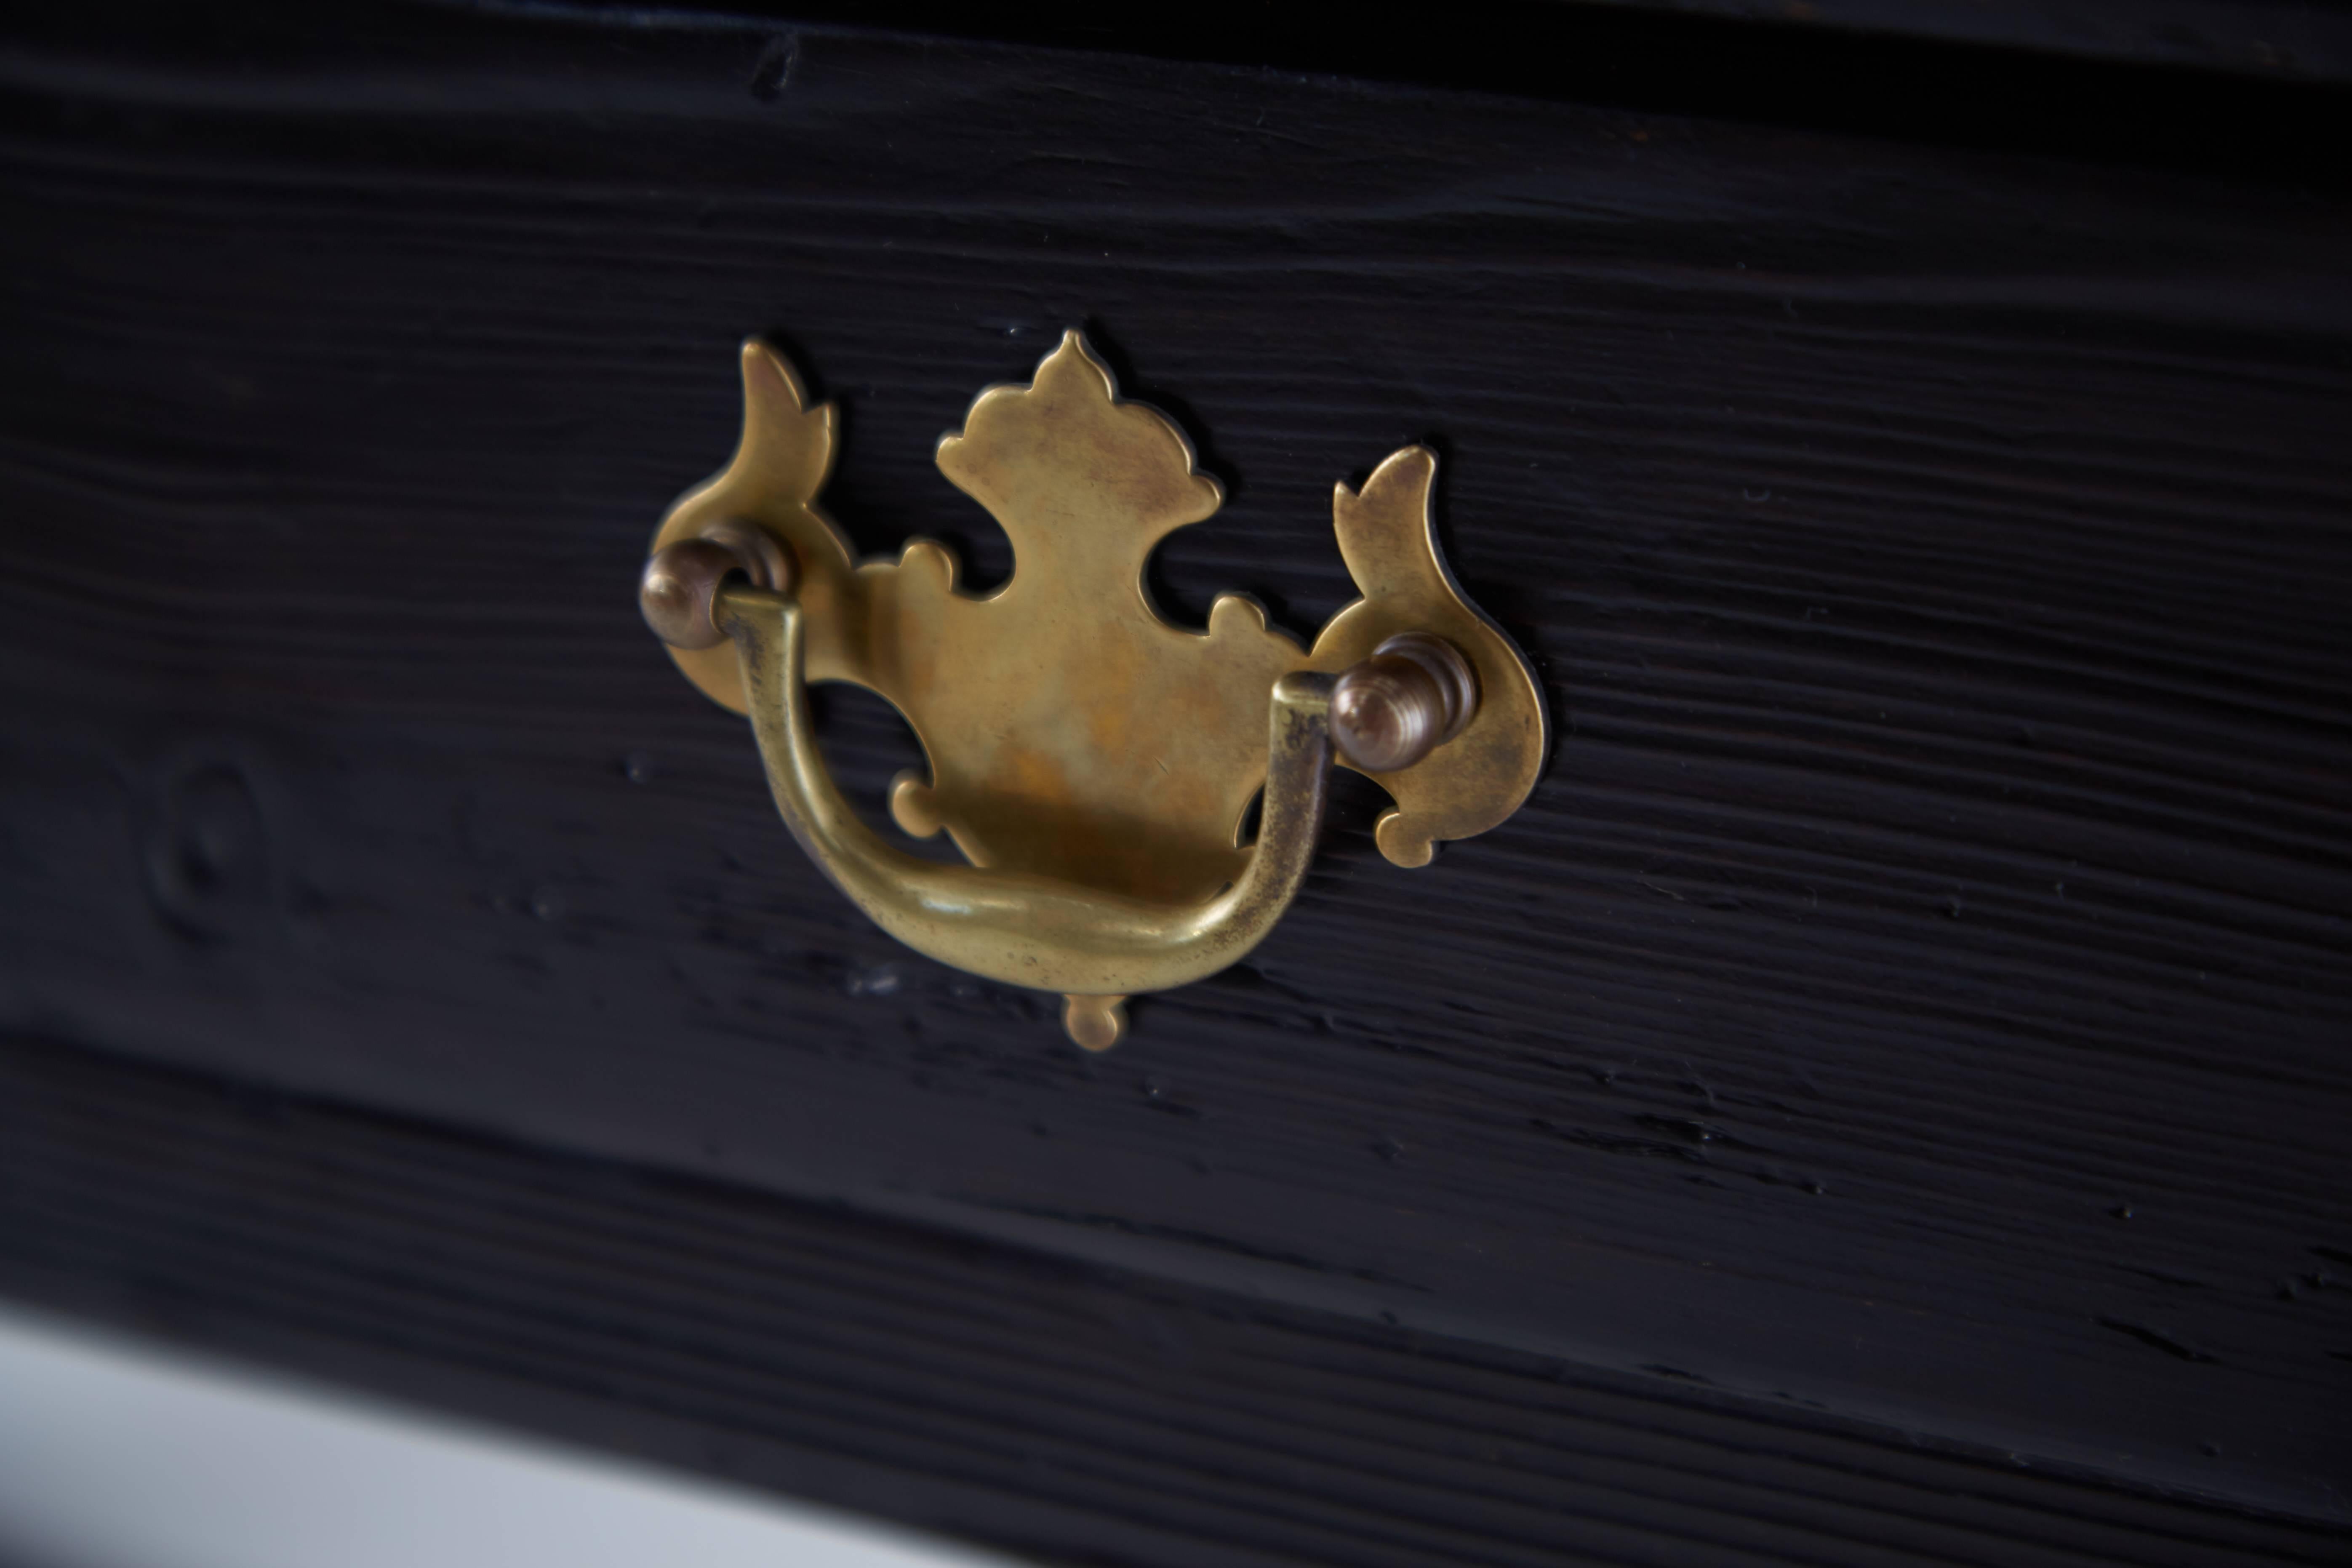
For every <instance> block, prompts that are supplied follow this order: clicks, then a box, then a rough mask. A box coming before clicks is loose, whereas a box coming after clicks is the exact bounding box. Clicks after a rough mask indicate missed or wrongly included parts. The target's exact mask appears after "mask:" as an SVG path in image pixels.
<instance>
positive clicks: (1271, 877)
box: [638, 520, 1478, 1050]
mask: <svg viewBox="0 0 2352 1568" xmlns="http://www.w3.org/2000/svg"><path fill="white" fill-rule="evenodd" d="M796 575H797V574H796V570H795V563H794V562H793V557H792V554H791V552H790V551H789V550H788V549H786V548H785V547H784V546H783V545H782V543H780V542H777V541H776V540H774V539H773V538H772V537H771V536H769V535H767V534H765V533H764V532H763V531H761V530H760V529H758V528H756V527H754V526H752V525H751V524H748V523H744V522H740V521H731V520H730V521H719V522H717V523H714V524H713V525H711V526H709V527H708V528H706V529H704V530H703V531H701V532H700V533H699V534H698V535H696V536H694V537H691V538H687V539H681V540H677V541H674V542H671V543H669V544H667V545H665V546H664V547H663V548H662V549H660V550H659V551H656V552H655V554H654V556H653V558H652V559H651V560H650V561H648V562H647V563H646V569H645V574H644V576H643V577H642V579H641V580H640V582H639V585H638V604H639V605H640V607H641V608H642V609H643V611H644V613H645V617H646V624H647V625H649V626H652V627H653V629H654V631H655V633H656V635H657V636H659V637H661V638H662V640H663V641H665V642H667V643H668V644H669V645H670V646H671V647H678V648H709V647H718V646H719V644H720V643H721V642H724V641H727V640H728V639H730V637H731V638H732V639H733V641H734V643H735V647H736V653H737V657H738V658H739V660H740V667H741V673H742V677H743V684H744V689H745V692H746V695H747V697H748V699H749V711H750V714H751V724H752V732H753V734H754V736H755V737H756V738H757V740H758V742H759V746H760V756H761V763H762V765H763V767H764V768H765V769H766V771H767V774H768V782H769V786H770V789H771V791H772V793H773V795H774V796H775V800H776V805H777V809H778V811H779V813H780V814H781V815H782V817H783V819H784V823H785V826H788V827H789V828H790V829H791V830H792V833H793V837H794V838H796V839H797V840H799V842H800V844H801V847H803V849H804V850H806V851H807V852H808V855H809V857H810V858H811V859H813V860H814V861H815V862H816V864H817V866H818V868H820V869H821V870H823V871H824V874H825V876H826V878H827V879H829V880H831V881H832V882H833V884H834V885H835V887H836V888H838V889H841V891H842V892H843V893H845V894H846V895H847V896H848V898H849V899H850V900H851V901H852V902H854V903H856V905H857V906H858V907H859V908H860V909H861V910H864V911H865V913H866V915H867V916H868V917H869V918H870V919H872V920H873V921H874V922H875V923H876V924H877V925H879V926H880V927H881V928H882V929H883V930H884V931H887V932H889V933H890V934H891V935H892V936H895V937H897V938H898V940H899V941H901V942H905V943H907V944H908V946H909V947H912V948H914V949H915V950H916V951H918V952H922V953H925V954H927V955H928V956H929V957H932V958H936V959H938V960H940V962H942V963H950V964H952V965H954V966H955V967H957V968H960V969H963V970H966V971H969V972H971V973H976V974H981V975H984V976H986V977H988V978H990V979H993V980H999V981H1003V982H1006V983H1008V984H1017V985H1024V986H1029V987H1033V988H1035V989H1040V990H1052V991H1059V992H1061V993H1062V994H1064V996H1065V998H1066V1004H1065V1007H1064V1011H1063V1023H1064V1026H1066V1028H1067V1029H1068V1031H1069V1034H1070V1037H1071V1038H1072V1039H1074V1040H1076V1042H1077V1043H1078V1044H1079V1045H1081V1046H1083V1047H1087V1049H1089V1050H1104V1049H1107V1048H1108V1047H1110V1046H1112V1045H1114V1044H1116V1043H1117V1042H1118V1039H1119V1037H1120V1036H1121V1035H1123V1034H1124V1033H1125V1032H1126V1011H1125V1003H1126V999H1127V997H1129V995H1132V994H1137V993H1139V992H1145V991H1162V990H1167V989H1169V988H1171V987H1172V986H1177V985H1182V984H1189V983H1190V982H1192V981H1194V980H1198V979H1202V978H1204V977H1205V976H1207V975H1210V974H1213V973H1216V972H1217V971H1219V970H1221V969H1223V968H1225V967H1226V966H1228V965H1230V964H1232V963H1234V962H1236V961H1237V960H1239V959H1240V958H1242V957H1243V956H1244V954H1246V953H1247V952H1249V951H1250V949H1252V948H1253V947H1255V946H1256V945H1257V943H1258V942H1260V941H1261V940H1263V939H1264V937H1265V934H1266V933H1267V932H1268V931H1271V930H1272V929H1273V927H1274V924H1275V922H1276V921H1277V920H1279V919H1280V918H1281V916H1282V913H1283V911H1284V910H1286V909H1287V908H1288V907H1289V904H1290V900H1292V898H1294V897H1295V896H1296V895H1297V891H1298V889H1299V887H1300V886H1301V885H1302V884H1303V883H1304V882H1305V880H1306V875H1307V866H1308V864H1309V862H1311V861H1312V859H1313V858H1314V853H1315V843H1316V840H1317V839H1318V837H1320V834H1321V831H1322V825H1323V811H1324V804H1325V801H1326V800H1327V798H1328V791H1327V789H1326V787H1325V786H1326V781H1327V779H1328V773H1329V771H1330V762H1331V753H1332V750H1333V748H1334V747H1335V746H1336V747H1337V748H1338V749H1339V751H1340V752H1341V753H1342V754H1344V755H1345V756H1346V757H1347V758H1348V759H1349V761H1350V762H1352V763H1354V764H1355V765H1356V766H1358V767H1360V768H1362V769H1364V770H1365V771H1367V772H1375V773H1392V772H1395V771H1399V770H1402V769H1403V768H1407V767H1410V766H1412V764H1413V763H1417V762H1419V761H1421V760H1422V759H1423V758H1424V757H1426V756H1427V755H1428V754H1429V753H1430V752H1432V751H1433V750H1434V749H1435V748H1436V747H1438V746H1441V745H1443V744H1444V743H1445V742H1447V741H1448V740H1451V739H1452V738H1453V737H1454V736H1455V735H1457V734H1459V733H1460V732H1461V731H1463V729H1464V728H1465V726H1467V725H1468V723H1469V722H1470V721H1471V719H1472V718H1473V717H1474V716H1475V713H1476V710H1477V705H1478V688H1477V680H1476V678H1475V675H1474V674H1473V673H1472V671H1471V668H1470V665H1469V662H1468V661H1467V660H1466V659H1465V658H1463V657H1462V655H1461V653H1460V652H1459V651H1458V650H1457V649H1455V648H1454V647H1453V645H1452V644H1450V643H1448V642H1446V641H1445V640H1444V638H1442V637H1432V636H1429V635H1427V634H1425V633H1418V632H1412V633H1404V634H1402V635H1399V636H1395V637H1390V638H1388V639H1386V640H1385V641H1383V642H1382V643H1381V645H1380V646H1379V647H1378V648H1377V649H1376V650H1375V651H1374V652H1373V653H1372V655H1371V656H1370V658H1364V659H1362V660H1360V661H1359V662H1357V663H1356V664H1354V665H1352V666H1350V667H1349V668H1348V669H1346V670H1344V671H1343V672H1341V673H1340V674H1339V676H1338V677H1336V678H1334V677H1331V676H1327V675H1318V674H1314V673H1312V672H1309V671H1305V670H1296V671H1292V672H1290V673H1287V674H1285V675H1282V676H1280V677H1278V678H1277V679H1276V680H1275V681H1274V682H1273V685H1272V688H1271V689H1270V691H1269V692H1268V697H1267V753H1266V775H1265V800H1264V805H1263V807H1262V809H1261V824H1260V828H1259V834H1258V839H1257V842H1256V844H1255V846H1253V847H1252V848H1251V850H1250V854H1249V858H1248V862H1247V864H1246V866H1245V868H1244V870H1243V873H1242V875H1241V876H1240V877H1239V878H1238V879H1236V880H1235V881H1234V882H1233V883H1232V884H1230V885H1229V886H1227V887H1226V888H1224V889H1221V890H1220V891H1219V892H1218V893H1217V894H1216V895H1215V896H1213V897H1211V898H1208V899H1205V900H1199V901H1196V902H1192V903H1175V904H1158V903H1152V902H1150V901H1147V900H1139V899H1135V898H1130V897H1127V896H1124V895H1121V894H1118V893H1113V892H1109V891H1105V890H1101V889H1091V888H1086V887H1081V886H1079V885H1077V884H1075V883H1068V882H1063V881H1059V880H1057V879H1053V878H1050V877H1045V876H1042V875H1038V874H1034V873H1028V872H1022V871H1017V870H998V869H985V868H979V867H956V866H942V865H940V863H938V862H936V861H932V860H926V859H922V858H918V857H915V856H911V855H908V854H907V853H906V852H905V851H903V850H900V849H898V848H896V847H892V846H890V845H888V844H887V843H885V842H884V841H883V840H882V839H881V837H880V836H879V835H877V834H876V833H875V832H874V831H873V830H872V829H871V828H869V827H867V826H865V824H864V823H863V822H861V821H860V820H859V819H858V816H857V814H856V811H854V810H853V809H851V807H850V806H849V805H848V803H847V802H846V801H845V799H843V797H842V795H841V793H840V791H839V790H838V789H837V788H836V787H835V784H834V783H833V781H832V779H831V777H830V776H829V775H828V774H827V773H826V772H825V767H824V758H823V756H822V755H821V753H820V752H818V750H817V747H816V742H815V737H814V732H813V727H812V726H811V724H810V721H809V716H808V700H807V690H806V681H805V668H806V667H805V664H804V662H803V660H804V628H805V620H804V612H803V609H802V608H801V606H800V605H799V604H798V603H797V602H796V601H795V599H794V597H793V591H792V590H793V583H794V580H795V577H796ZM739 580H740V581H739Z"/></svg>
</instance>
